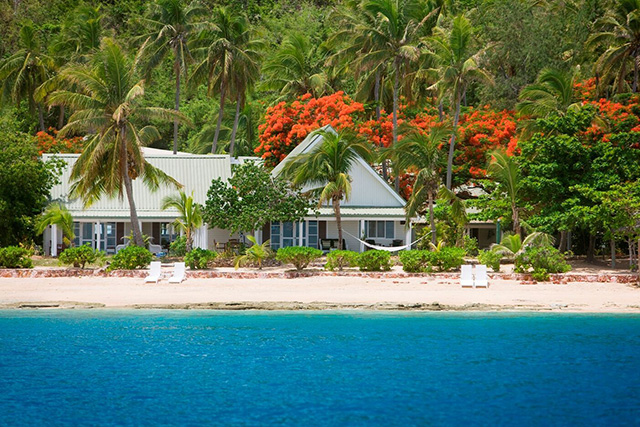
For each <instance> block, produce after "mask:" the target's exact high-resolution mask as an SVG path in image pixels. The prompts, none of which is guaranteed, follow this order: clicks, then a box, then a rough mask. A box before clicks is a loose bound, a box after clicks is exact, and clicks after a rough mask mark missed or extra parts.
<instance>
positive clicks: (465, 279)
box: [460, 265, 473, 288]
mask: <svg viewBox="0 0 640 427" xmlns="http://www.w3.org/2000/svg"><path fill="white" fill-rule="evenodd" d="M472 268H473V267H472V266H471V265H463V266H462V267H461V268H460V284H461V285H462V287H463V288H472V287H473V272H472Z"/></svg>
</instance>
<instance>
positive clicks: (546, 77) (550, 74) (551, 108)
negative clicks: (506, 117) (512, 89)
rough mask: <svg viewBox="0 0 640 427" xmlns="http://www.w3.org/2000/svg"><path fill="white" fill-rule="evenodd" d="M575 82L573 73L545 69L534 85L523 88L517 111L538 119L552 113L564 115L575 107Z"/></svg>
mask: <svg viewBox="0 0 640 427" xmlns="http://www.w3.org/2000/svg"><path fill="white" fill-rule="evenodd" d="M574 80H575V77H574V75H573V74H572V73H568V72H564V71H560V70H553V69H549V68H545V69H543V70H542V71H540V73H539V74H538V77H537V78H536V82H535V83H534V84H531V85H528V86H525V87H524V88H522V90H521V91H520V95H519V97H518V98H519V99H520V102H518V104H517V105H516V109H517V110H518V112H519V113H521V114H523V115H525V116H531V117H536V118H538V117H547V116H548V115H550V114H552V113H555V114H560V115H562V114H564V113H565V112H566V111H567V110H568V109H569V108H570V107H571V106H572V105H573V85H574Z"/></svg>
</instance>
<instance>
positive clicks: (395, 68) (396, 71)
mask: <svg viewBox="0 0 640 427" xmlns="http://www.w3.org/2000/svg"><path fill="white" fill-rule="evenodd" d="M393 71H394V73H393V142H392V144H393V146H394V147H395V145H396V143H397V142H398V85H399V83H400V76H399V74H400V64H399V62H398V58H396V59H395V60H394V61H393ZM398 173H399V171H396V179H395V187H396V191H397V192H399V191H400V177H399V176H398Z"/></svg>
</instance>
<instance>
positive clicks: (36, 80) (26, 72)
mask: <svg viewBox="0 0 640 427" xmlns="http://www.w3.org/2000/svg"><path fill="white" fill-rule="evenodd" d="M20 44H21V46H22V48H21V49H19V50H18V51H17V52H15V53H14V54H13V55H11V56H10V57H8V58H6V59H5V60H3V61H2V62H0V84H1V88H2V93H1V94H0V95H1V96H0V101H2V102H3V103H4V102H8V101H10V102H14V103H15V104H20V103H21V102H22V101H27V104H28V106H29V109H30V110H31V111H34V110H36V109H37V110H38V123H39V126H40V130H41V131H44V130H45V125H44V111H43V105H42V102H38V101H36V99H35V98H34V95H35V92H36V89H37V88H38V87H39V86H40V85H42V84H43V83H44V82H46V81H47V80H48V79H49V77H50V76H51V72H52V70H53V69H54V61H53V59H52V58H51V57H50V56H49V55H47V54H46V52H43V51H42V50H41V48H40V45H39V43H38V35H37V33H36V30H35V28H34V27H33V24H31V23H26V24H24V25H23V26H22V28H20Z"/></svg>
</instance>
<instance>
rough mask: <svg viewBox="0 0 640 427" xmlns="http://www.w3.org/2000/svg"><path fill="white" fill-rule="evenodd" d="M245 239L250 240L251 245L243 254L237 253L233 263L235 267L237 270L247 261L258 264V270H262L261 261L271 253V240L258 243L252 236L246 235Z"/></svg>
mask: <svg viewBox="0 0 640 427" xmlns="http://www.w3.org/2000/svg"><path fill="white" fill-rule="evenodd" d="M247 239H249V241H251V243H252V245H251V246H250V247H248V248H247V249H246V250H245V253H244V255H238V256H237V257H236V259H235V263H234V266H235V269H236V270H237V269H238V268H240V267H242V266H243V265H245V264H246V263H248V262H254V263H257V264H258V270H262V261H264V260H265V259H266V258H268V257H269V256H270V255H271V254H272V253H273V251H272V250H271V248H270V246H271V240H267V241H266V242H264V243H262V244H261V245H260V244H258V242H257V241H256V238H255V237H253V236H247Z"/></svg>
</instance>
